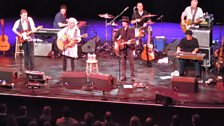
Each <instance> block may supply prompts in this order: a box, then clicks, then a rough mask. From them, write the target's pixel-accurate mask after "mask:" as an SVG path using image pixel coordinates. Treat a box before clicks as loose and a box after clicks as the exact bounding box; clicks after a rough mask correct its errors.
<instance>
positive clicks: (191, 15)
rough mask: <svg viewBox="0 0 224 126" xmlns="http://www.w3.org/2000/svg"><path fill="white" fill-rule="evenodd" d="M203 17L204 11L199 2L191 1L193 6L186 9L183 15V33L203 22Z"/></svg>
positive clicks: (196, 0)
mask: <svg viewBox="0 0 224 126" xmlns="http://www.w3.org/2000/svg"><path fill="white" fill-rule="evenodd" d="M202 17H203V11H202V9H201V8H200V7H198V0H191V6H188V7H186V9H185V10H184V12H182V15H181V28H182V30H183V32H186V30H188V29H189V28H190V27H194V26H196V25H198V24H199V23H200V22H202V20H203V19H202ZM185 18H186V20H185Z"/></svg>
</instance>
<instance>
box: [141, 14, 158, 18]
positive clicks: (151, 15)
mask: <svg viewBox="0 0 224 126" xmlns="http://www.w3.org/2000/svg"><path fill="white" fill-rule="evenodd" d="M155 16H157V15H156V14H147V15H144V17H149V18H150V17H155Z"/></svg>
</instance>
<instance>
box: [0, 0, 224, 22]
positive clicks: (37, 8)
mask: <svg viewBox="0 0 224 126" xmlns="http://www.w3.org/2000/svg"><path fill="white" fill-rule="evenodd" d="M137 2H138V1H137V0H136V1H135V0H1V1H0V17H1V18H2V17H3V18H15V17H19V10H20V9H21V8H25V9H27V10H28V12H29V15H30V16H32V17H36V18H50V19H52V18H54V15H55V13H57V12H58V10H59V7H60V5H61V4H63V3H65V4H67V6H68V16H73V17H76V18H78V19H79V20H81V19H100V18H99V17H98V16H97V15H98V14H101V13H106V12H107V13H109V14H112V15H114V16H116V15H117V14H119V13H120V12H121V11H122V10H123V9H124V8H125V7H127V6H129V9H128V10H127V11H126V12H125V13H124V15H127V16H131V14H132V11H133V7H134V6H135V5H136V3H137ZM141 2H143V4H144V6H145V10H147V11H149V12H150V13H153V14H157V15H164V21H167V22H179V21H180V15H181V12H182V11H183V10H184V8H185V7H186V6H189V5H190V0H142V1H141ZM199 6H200V7H201V8H202V9H203V11H204V12H208V13H211V14H214V17H215V22H221V21H222V22H223V20H224V14H223V13H224V12H223V7H224V1H223V0H199ZM155 19H156V18H155Z"/></svg>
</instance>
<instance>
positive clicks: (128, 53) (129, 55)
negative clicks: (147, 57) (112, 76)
mask: <svg viewBox="0 0 224 126" xmlns="http://www.w3.org/2000/svg"><path fill="white" fill-rule="evenodd" d="M126 60H128V61H129V65H130V70H131V76H132V77H134V76H135V73H134V71H135V69H134V57H133V50H132V49H126V50H123V51H122V52H121V76H122V78H126Z"/></svg>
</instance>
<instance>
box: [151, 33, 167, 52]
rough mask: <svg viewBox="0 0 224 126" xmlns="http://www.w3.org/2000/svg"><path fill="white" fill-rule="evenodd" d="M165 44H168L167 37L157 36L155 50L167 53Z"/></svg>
mask: <svg viewBox="0 0 224 126" xmlns="http://www.w3.org/2000/svg"><path fill="white" fill-rule="evenodd" d="M165 44H166V37H165V36H156V37H155V38H154V41H153V45H154V48H155V49H156V50H157V51H160V52H164V51H165Z"/></svg>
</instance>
